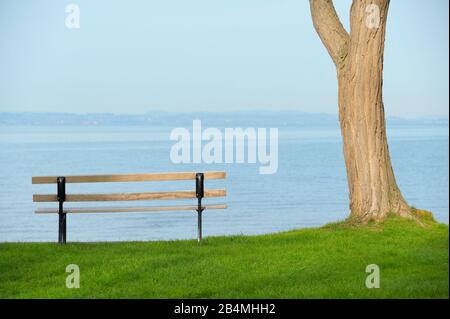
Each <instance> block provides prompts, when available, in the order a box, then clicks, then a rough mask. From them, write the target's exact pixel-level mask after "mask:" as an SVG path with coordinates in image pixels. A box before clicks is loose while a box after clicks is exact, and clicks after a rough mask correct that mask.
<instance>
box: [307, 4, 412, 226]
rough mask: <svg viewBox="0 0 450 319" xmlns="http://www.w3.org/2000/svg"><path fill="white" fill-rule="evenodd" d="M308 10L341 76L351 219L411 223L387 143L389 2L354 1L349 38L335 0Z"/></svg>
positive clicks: (342, 113) (342, 125) (341, 109)
mask: <svg viewBox="0 0 450 319" xmlns="http://www.w3.org/2000/svg"><path fill="white" fill-rule="evenodd" d="M310 5H311V13H312V17H313V22H314V26H315V28H316V30H317V32H318V34H319V36H320V38H321V40H322V42H323V43H324V45H325V47H326V48H327V50H328V52H329V53H330V55H331V57H332V59H333V61H334V63H335V65H336V70H337V77H338V84H339V85H338V86H339V121H340V126H341V133H342V140H343V148H344V158H345V165H346V169H347V179H348V187H349V193H350V210H351V218H352V219H355V220H358V221H361V222H366V221H368V220H382V219H384V218H385V217H386V216H387V215H388V214H389V213H392V214H398V215H400V216H403V217H411V213H410V207H409V206H408V204H407V203H406V201H405V200H404V199H403V196H402V194H401V192H400V189H399V188H398V186H397V183H396V181H395V177H394V172H393V170H392V165H391V160H390V156H389V149H388V144H387V138H386V125H385V118H384V105H383V98H382V84H383V80H382V76H383V53H384V39H385V30H386V19H387V12H388V7H389V0H353V4H352V8H351V10H350V29H351V30H350V34H348V33H347V32H346V30H345V29H344V27H343V26H342V24H341V22H340V21H339V18H338V16H337V14H336V11H335V9H334V6H333V3H332V0H310ZM373 5H375V6H376V7H373ZM377 13H379V15H377ZM378 17H379V19H378Z"/></svg>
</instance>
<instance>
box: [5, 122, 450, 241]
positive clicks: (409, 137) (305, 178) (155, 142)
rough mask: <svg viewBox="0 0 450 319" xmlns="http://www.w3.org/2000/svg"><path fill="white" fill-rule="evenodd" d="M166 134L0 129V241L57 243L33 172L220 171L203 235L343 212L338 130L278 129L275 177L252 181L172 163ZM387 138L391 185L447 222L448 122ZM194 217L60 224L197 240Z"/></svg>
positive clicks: (73, 236)
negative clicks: (220, 192) (35, 197)
mask: <svg viewBox="0 0 450 319" xmlns="http://www.w3.org/2000/svg"><path fill="white" fill-rule="evenodd" d="M203 124H205V126H207V125H208V122H207V121H203ZM229 127H234V126H232V125H230V126H229ZM172 129H173V127H169V126H151V127H147V126H144V125H138V126H125V125H121V126H120V125H117V126H54V127H50V126H14V125H3V126H0V149H1V152H0V178H1V182H0V241H56V240H57V215H36V214H34V213H33V211H34V210H35V209H36V208H37V207H49V206H50V207H51V206H52V204H53V205H54V206H55V207H56V203H43V204H42V205H38V204H36V203H33V202H32V194H33V193H48V192H52V193H54V192H55V186H54V185H31V176H39V175H63V174H65V175H70V174H101V173H112V174H116V173H144V172H158V171H159V172H161V171H162V172H165V171H212V170H225V171H226V172H227V176H228V178H227V180H225V181H223V180H222V181H207V184H206V186H207V187H226V188H227V191H228V196H227V197H226V198H225V199H221V198H219V199H216V200H211V199H209V200H208V201H207V202H209V203H213V202H219V203H221V202H226V203H227V204H228V205H229V208H228V209H226V210H216V211H206V212H205V213H204V226H203V228H204V235H205V236H214V235H230V234H262V233H271V232H278V231H284V230H289V229H294V228H303V227H312V226H320V225H324V224H326V223H329V222H334V221H338V220H342V219H344V218H345V217H346V216H347V215H348V211H349V209H348V198H347V182H346V176H345V168H344V162H343V156H342V149H341V141H340V133H339V130H338V128H337V127H336V126H330V127H327V126H318V127H314V126H313V125H309V126H305V127H302V126H283V127H280V128H279V168H278V172H277V173H276V174H274V175H259V173H258V167H259V164H257V165H255V164H233V165H225V164H212V165H207V164H173V163H172V162H171V161H170V157H169V151H170V148H171V146H172V145H173V143H174V142H173V141H170V140H169V134H170V132H171V130H172ZM388 136H389V143H390V150H391V156H392V161H393V165H394V170H395V172H396V176H397V180H398V183H399V185H400V188H401V189H402V192H403V194H404V196H405V197H406V199H407V200H408V202H409V203H410V204H411V205H414V206H416V207H419V208H423V209H427V210H430V211H433V213H434V215H435V217H436V218H437V219H438V220H439V221H441V222H445V223H448V220H449V208H448V207H449V200H448V191H449V179H448V177H449V156H448V155H449V140H448V125H417V124H412V125H398V126H395V125H391V126H390V129H389V132H388ZM67 188H68V192H73V193H75V192H100V193H102V192H134V191H159V190H166V189H167V190H172V189H193V188H194V182H193V181H183V182H181V183H180V182H178V183H175V184H174V183H172V182H163V183H154V182H148V183H123V184H122V183H119V184H116V183H111V184H108V185H106V186H100V184H82V185H75V184H68V185H67ZM182 203H194V200H193V201H180V202H179V204H182ZM123 204H125V205H127V203H123ZM132 204H133V205H134V204H138V203H132ZM141 204H142V203H141ZM149 204H155V203H149ZM157 204H158V205H159V204H161V205H163V204H166V203H165V202H159V203H157ZM68 206H69V205H68ZM75 206H80V205H79V203H78V205H75ZM196 221H197V220H196V215H195V213H193V212H192V213H191V212H160V213H126V214H125V213H120V214H89V215H76V214H74V215H69V216H68V219H67V223H68V233H67V239H68V241H122V240H158V239H185V238H195V237H196V227H197V225H196Z"/></svg>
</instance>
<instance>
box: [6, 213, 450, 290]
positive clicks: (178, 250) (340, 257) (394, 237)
mask: <svg viewBox="0 0 450 319" xmlns="http://www.w3.org/2000/svg"><path fill="white" fill-rule="evenodd" d="M448 234H449V229H448V226H447V225H442V224H437V223H434V222H431V221H426V227H423V226H419V225H418V224H417V223H415V222H413V221H407V220H400V219H397V218H390V219H388V220H387V221H385V222H383V223H381V224H370V225H367V226H364V227H362V228H356V227H353V226H351V225H349V224H346V223H336V224H331V225H328V226H325V227H322V228H317V229H304V230H296V231H290V232H284V233H279V234H271V235H262V236H232V237H212V238H206V239H205V240H204V241H203V242H202V243H201V244H198V243H197V242H196V241H194V240H189V241H170V242H130V243H69V244H67V245H66V246H64V247H61V246H58V245H57V244H53V243H3V244H0V297H1V298H55V297H60V298H116V297H121V298H181V297H183V298H448V297H449V292H448V291H449V290H448V289H449V286H448V285H449V268H448V261H449V259H448V258H449V256H448V248H449V247H448V244H449V242H448ZM72 263H74V264H77V265H79V267H80V272H81V280H80V284H81V287H80V288H79V289H68V288H66V287H65V280H66V276H67V274H66V273H65V268H66V266H67V265H68V264H72ZM368 264H377V265H379V267H380V271H381V287H380V288H379V289H367V288H366V287H365V280H366V276H367V275H368V274H367V273H366V272H365V269H366V266H367V265H368Z"/></svg>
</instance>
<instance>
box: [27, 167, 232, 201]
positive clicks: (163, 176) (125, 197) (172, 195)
mask: <svg viewBox="0 0 450 319" xmlns="http://www.w3.org/2000/svg"><path fill="white" fill-rule="evenodd" d="M196 175H197V173H196V172H180V173H150V174H116V175H75V176H64V180H65V183H109V182H121V183H123V182H149V181H180V180H193V181H195V180H196ZM203 176H204V179H205V180H209V179H225V178H226V174H225V172H205V173H203ZM57 182H58V176H35V177H32V183H33V184H57ZM223 196H226V190H225V189H204V194H203V197H223ZM186 198H198V196H197V194H196V189H195V184H193V190H180V191H167V192H145V193H109V194H100V193H99V194H66V195H65V198H64V202H93V201H94V202H98V201H136V200H171V199H186ZM33 201H34V202H58V201H59V199H58V194H57V192H55V193H54V194H34V195H33Z"/></svg>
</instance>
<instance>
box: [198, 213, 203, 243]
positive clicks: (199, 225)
mask: <svg viewBox="0 0 450 319" xmlns="http://www.w3.org/2000/svg"><path fill="white" fill-rule="evenodd" d="M197 240H198V241H202V209H200V210H199V211H197Z"/></svg>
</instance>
